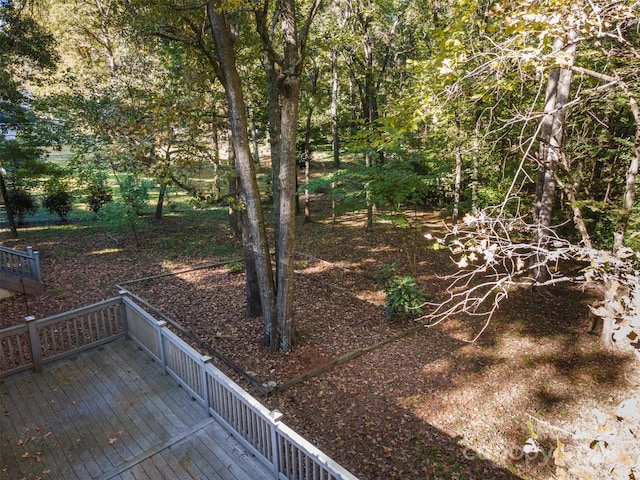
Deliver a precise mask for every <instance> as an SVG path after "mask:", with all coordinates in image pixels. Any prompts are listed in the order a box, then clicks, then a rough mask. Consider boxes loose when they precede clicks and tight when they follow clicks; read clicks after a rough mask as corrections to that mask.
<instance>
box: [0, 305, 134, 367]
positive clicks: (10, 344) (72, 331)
mask: <svg viewBox="0 0 640 480" xmlns="http://www.w3.org/2000/svg"><path fill="white" fill-rule="evenodd" d="M124 335H125V324H124V316H123V310H122V300H121V299H120V298H112V299H111V300H105V301H103V302H100V303H96V304H94V305H90V306H88V307H83V308H78V309H76V310H72V311H70V312H66V313H61V314H59V315H54V316H52V317H48V318H43V319H41V320H36V319H35V318H34V317H26V318H25V323H24V324H23V325H17V326H15V327H11V328H7V329H5V330H0V378H3V377H7V376H9V375H13V374H16V373H20V372H23V371H25V370H30V369H33V370H35V371H36V372H39V371H40V370H42V367H43V365H45V364H47V363H50V362H53V361H55V360H57V359H60V358H62V357H67V356H70V355H73V354H75V353H78V352H81V351H83V350H87V349H89V348H94V347H97V346H99V345H101V344H103V343H107V342H111V341H113V340H115V339H116V338H118V337H121V336H124Z"/></svg>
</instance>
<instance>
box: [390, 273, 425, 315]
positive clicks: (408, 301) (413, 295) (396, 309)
mask: <svg viewBox="0 0 640 480" xmlns="http://www.w3.org/2000/svg"><path fill="white" fill-rule="evenodd" d="M384 292H385V293H386V294H387V295H386V297H385V306H384V310H385V312H387V315H388V316H391V315H393V314H395V313H400V312H405V313H410V312H412V313H417V312H419V311H420V309H421V307H422V305H423V304H424V301H425V299H426V293H425V292H424V291H423V290H420V289H419V288H418V287H417V284H416V281H415V280H414V279H413V278H412V277H409V276H405V277H394V278H392V279H391V281H390V282H389V284H388V285H387V286H386V288H385V289H384Z"/></svg>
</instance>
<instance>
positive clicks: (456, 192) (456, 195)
mask: <svg viewBox="0 0 640 480" xmlns="http://www.w3.org/2000/svg"><path fill="white" fill-rule="evenodd" d="M458 131H459V130H458ZM461 184H462V153H461V152H460V145H457V146H456V174H455V180H454V185H453V214H452V215H451V225H453V226H455V225H456V224H457V223H458V211H459V208H460V189H461Z"/></svg>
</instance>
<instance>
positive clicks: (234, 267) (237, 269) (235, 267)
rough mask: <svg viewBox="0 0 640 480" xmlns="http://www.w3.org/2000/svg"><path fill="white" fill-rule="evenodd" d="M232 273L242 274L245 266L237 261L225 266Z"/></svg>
mask: <svg viewBox="0 0 640 480" xmlns="http://www.w3.org/2000/svg"><path fill="white" fill-rule="evenodd" d="M225 266H226V267H227V268H228V269H229V272H231V273H241V272H243V271H244V264H243V263H242V262H241V261H238V260H235V261H233V262H229V263H227V264H226V265H225Z"/></svg>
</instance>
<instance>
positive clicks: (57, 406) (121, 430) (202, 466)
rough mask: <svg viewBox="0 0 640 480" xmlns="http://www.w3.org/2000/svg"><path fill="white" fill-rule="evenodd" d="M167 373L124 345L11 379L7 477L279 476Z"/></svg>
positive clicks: (1, 433)
mask: <svg viewBox="0 0 640 480" xmlns="http://www.w3.org/2000/svg"><path fill="white" fill-rule="evenodd" d="M162 373H163V372H162V369H161V367H160V365H158V364H157V363H156V362H154V361H152V360H151V358H150V357H149V356H148V355H146V354H145V353H144V352H143V351H141V350H140V349H138V348H137V346H136V345H135V344H134V343H133V342H132V341H130V340H128V339H126V338H122V339H119V340H116V341H114V342H111V343H108V344H106V345H105V346H103V347H100V348H99V349H93V350H89V351H86V352H83V353H80V354H78V355H76V356H75V357H72V358H71V359H67V360H64V361H61V362H57V363H55V364H54V365H53V366H51V367H50V368H47V369H45V370H44V371H43V372H41V373H37V374H33V375H23V376H18V377H13V378H12V379H10V380H8V381H6V383H4V384H2V385H0V404H1V405H2V407H1V410H2V411H1V412H0V413H1V417H0V445H1V447H2V448H1V450H0V464H1V465H2V466H1V467H0V470H1V471H0V478H3V479H18V478H27V479H35V478H42V479H46V478H51V479H76V478H77V479H89V478H91V479H101V480H107V479H132V478H135V479H160V478H164V479H234V480H236V479H248V480H253V479H261V478H264V479H266V478H273V475H272V474H271V472H270V470H269V469H268V468H267V466H266V465H265V464H264V463H263V462H260V461H259V460H258V459H257V458H256V457H255V456H254V455H252V454H251V453H250V452H248V451H247V449H246V448H244V447H243V446H242V445H241V444H239V443H238V442H237V441H236V440H235V439H234V438H233V437H232V436H231V435H230V434H229V433H228V432H227V431H226V430H225V429H223V428H222V426H221V425H220V424H219V423H218V422H217V421H216V420H214V419H213V418H212V417H210V416H209V415H208V413H207V411H206V409H205V408H203V406H202V405H200V404H199V403H197V402H195V401H193V400H192V399H191V398H190V396H189V394H188V393H187V391H185V390H184V389H182V388H176V382H175V381H174V379H173V378H172V377H171V376H169V375H163V374H162Z"/></svg>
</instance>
